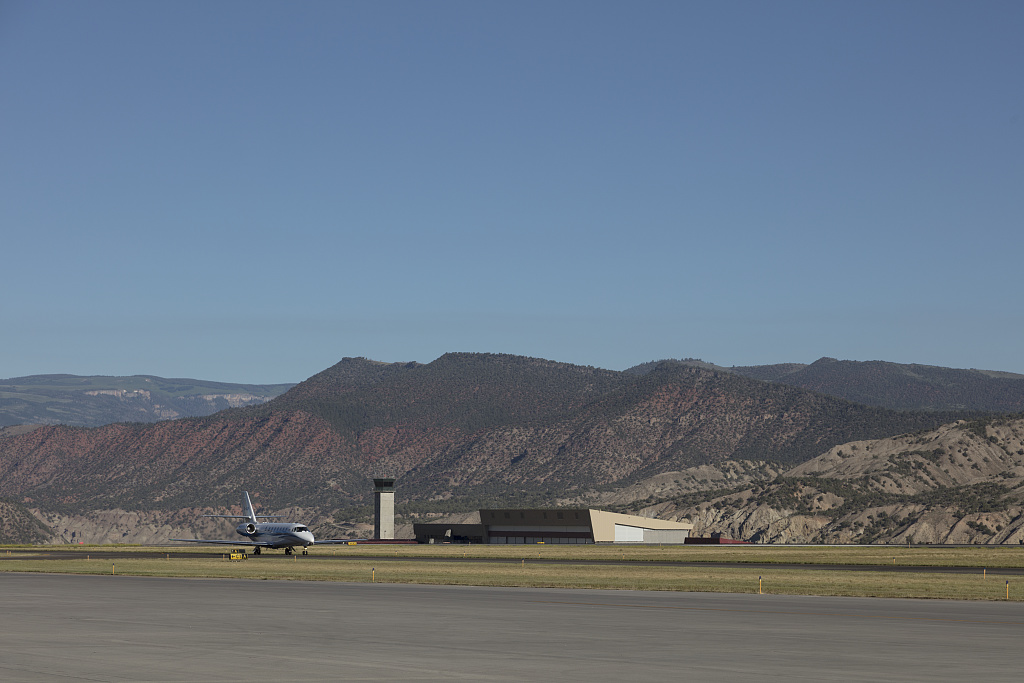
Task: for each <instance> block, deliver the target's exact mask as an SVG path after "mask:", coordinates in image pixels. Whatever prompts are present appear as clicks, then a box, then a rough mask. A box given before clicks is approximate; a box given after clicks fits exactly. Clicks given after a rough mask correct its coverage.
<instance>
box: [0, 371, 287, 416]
mask: <svg viewBox="0 0 1024 683" xmlns="http://www.w3.org/2000/svg"><path fill="white" fill-rule="evenodd" d="M293 386H294V384H229V383H226V382H210V381H205V380H195V379H165V378H163V377H156V376H153V375H134V376H131V377H105V376H88V377H83V376H79V375H31V376H29V377H14V378H12V379H2V380H0V427H6V426H11V425H18V424H62V425H72V426H77V427H99V426H101V425H105V424H110V423H112V422H158V421H160V420H172V419H175V418H179V417H200V416H204V415H212V414H213V413H216V412H219V411H221V410H224V409H226V408H237V407H240V406H248V405H258V404H260V403H266V402H267V401H269V400H270V399H272V398H274V397H275V396H280V395H281V394H283V393H284V392H285V391H287V390H288V389H290V388H291V387H293Z"/></svg>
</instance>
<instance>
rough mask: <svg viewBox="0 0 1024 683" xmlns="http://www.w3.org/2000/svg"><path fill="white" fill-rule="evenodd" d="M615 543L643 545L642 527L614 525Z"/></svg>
mask: <svg viewBox="0 0 1024 683" xmlns="http://www.w3.org/2000/svg"><path fill="white" fill-rule="evenodd" d="M615 542H616V543H643V542H644V530H643V527H638V526H626V525H625V524H616V525H615Z"/></svg>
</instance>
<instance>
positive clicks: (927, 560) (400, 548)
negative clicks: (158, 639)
mask: <svg viewBox="0 0 1024 683" xmlns="http://www.w3.org/2000/svg"><path fill="white" fill-rule="evenodd" d="M230 548H231V546H199V547H196V546H180V545H179V546H171V547H167V548H153V547H143V546H38V547H36V548H34V550H37V551H39V552H52V551H68V550H72V551H75V552H80V553H84V554H88V553H89V552H90V550H91V551H97V550H115V549H116V550H118V551H119V552H140V553H152V552H164V551H168V552H178V551H181V550H188V551H189V552H202V553H208V554H210V555H216V556H221V555H223V554H225V553H227V552H229V550H230ZM2 552H3V550H0V553H2ZM270 552H271V553H277V554H279V553H280V552H281V551H279V550H278V551H270ZM310 553H311V554H312V555H313V556H318V555H344V556H348V557H365V558H374V557H387V558H394V557H399V558H403V557H408V558H431V557H432V558H439V559H453V558H466V559H470V558H472V559H482V560H520V559H523V558H526V559H527V560H529V559H551V560H605V561H607V560H617V561H620V562H621V561H627V562H637V563H643V562H707V563H751V564H801V565H816V564H841V565H863V566H869V565H893V564H896V565H899V566H905V567H977V568H979V569H981V568H983V567H988V568H992V569H996V568H1018V569H1019V568H1024V546H981V545H979V546H971V547H962V548H939V547H932V546H914V547H910V548H908V547H907V546H895V545H892V546H771V545H749V546H724V547H702V546H615V545H514V546H503V545H355V546H348V545H333V546H317V547H314V548H313V549H312V550H310Z"/></svg>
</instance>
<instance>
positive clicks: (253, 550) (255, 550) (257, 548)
mask: <svg viewBox="0 0 1024 683" xmlns="http://www.w3.org/2000/svg"><path fill="white" fill-rule="evenodd" d="M252 554H253V555H259V554H260V547H259V546H256V547H255V548H253V549H252Z"/></svg>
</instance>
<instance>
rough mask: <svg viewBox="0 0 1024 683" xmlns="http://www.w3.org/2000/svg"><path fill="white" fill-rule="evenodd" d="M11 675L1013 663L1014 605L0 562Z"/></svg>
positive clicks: (910, 672)
mask: <svg viewBox="0 0 1024 683" xmlns="http://www.w3.org/2000/svg"><path fill="white" fill-rule="evenodd" d="M0 595H2V596H3V619H2V620H0V679H2V680H4V681H43V680H45V681H99V680H103V681H196V680H203V681H217V680H223V681H238V680H288V681H292V680H294V681H336V680H351V681H412V682H417V681H458V680H472V681H680V680H684V681H685V680H693V681H711V682H718V681H967V680H983V681H1018V680H1020V679H1021V677H1022V671H1021V666H1022V664H1024V657H1022V656H1021V653H1020V642H1021V638H1022V637H1024V605H1022V604H1021V603H1016V602H988V603H986V602H955V601H940V600H933V601H927V600H881V599H873V598H822V597H792V596H779V595H729V594H717V593H674V592H673V593H667V592H666V593H661V592H637V591H598V590H560V589H523V588H478V587H462V586H457V587H455V586H416V585H399V584H345V583H317V582H300V581H240V580H234V579H169V578H149V577H127V576H63V575H43V574H19V573H6V572H5V573H2V574H0Z"/></svg>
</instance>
